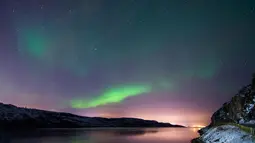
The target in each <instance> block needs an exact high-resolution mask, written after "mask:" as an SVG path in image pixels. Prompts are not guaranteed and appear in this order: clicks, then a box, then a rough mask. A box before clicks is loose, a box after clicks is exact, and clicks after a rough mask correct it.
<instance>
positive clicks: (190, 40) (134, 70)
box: [0, 0, 255, 126]
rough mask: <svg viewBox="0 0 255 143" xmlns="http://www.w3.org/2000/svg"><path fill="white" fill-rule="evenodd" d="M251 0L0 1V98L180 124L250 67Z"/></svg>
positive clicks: (209, 109)
mask: <svg viewBox="0 0 255 143" xmlns="http://www.w3.org/2000/svg"><path fill="white" fill-rule="evenodd" d="M254 25H255V1H254V0H213V1H204V0H190V1H188V0H1V1H0V31H1V32H0V101H1V102H4V103H10V104H15V105H17V106H23V107H29V108H39V109H46V110H52V111H64V112H71V113H75V114H79V115H84V116H103V117H139V118H143V119H153V120H157V121H163V122H171V123H174V124H183V125H187V126H195V125H206V124H207V123H208V122H209V121H210V116H211V114H212V113H213V112H214V111H215V110H216V109H217V108H219V107H220V106H221V105H222V104H223V103H224V102H226V101H228V100H230V99H231V97H232V96H233V95H234V94H235V93H236V92H237V91H238V89H239V88H241V87H242V86H244V85H246V84H249V83H250V80H251V75H252V73H253V72H254V71H255V67H254V62H255V56H254V53H255V35H254V33H255V26H254Z"/></svg>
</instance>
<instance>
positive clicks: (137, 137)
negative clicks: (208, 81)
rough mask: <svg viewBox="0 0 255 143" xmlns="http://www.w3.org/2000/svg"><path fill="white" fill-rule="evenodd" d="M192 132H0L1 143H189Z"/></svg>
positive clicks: (96, 130) (185, 130)
mask: <svg viewBox="0 0 255 143" xmlns="http://www.w3.org/2000/svg"><path fill="white" fill-rule="evenodd" d="M197 136H198V134H197V129H195V128H146V129H141V128H129V129H124V128H117V129H116V128H114V129H102V128H101V129H45V130H36V131H33V132H24V131H23V132H12V133H7V132H1V133H0V137H1V140H0V142H1V143H190V140H191V139H192V138H195V137H197Z"/></svg>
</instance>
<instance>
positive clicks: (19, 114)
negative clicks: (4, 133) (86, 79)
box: [0, 103, 183, 129]
mask: <svg viewBox="0 0 255 143" xmlns="http://www.w3.org/2000/svg"><path fill="white" fill-rule="evenodd" d="M80 127H183V126H180V125H172V124H169V123H159V122H157V121H151V120H143V119H137V118H100V117H83V116H78V115H74V114H70V113H62V112H61V113H60V112H51V111H44V110H37V109H28V108H20V107H16V106H14V105H7V104H3V103H0V129H3V128H4V129H12V128H15V129H17V128H19V129H29V128H80Z"/></svg>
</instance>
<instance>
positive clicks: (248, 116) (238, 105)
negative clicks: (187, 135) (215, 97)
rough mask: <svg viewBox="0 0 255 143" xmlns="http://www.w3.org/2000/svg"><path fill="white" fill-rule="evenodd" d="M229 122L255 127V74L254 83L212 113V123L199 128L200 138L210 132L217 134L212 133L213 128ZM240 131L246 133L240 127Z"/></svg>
mask: <svg viewBox="0 0 255 143" xmlns="http://www.w3.org/2000/svg"><path fill="white" fill-rule="evenodd" d="M227 123H233V124H234V125H237V126H238V127H239V128H240V127H249V128H251V129H252V128H254V127H255V74H254V75H253V79H252V84H250V85H247V86H245V87H243V88H242V89H241V90H239V92H238V93H237V94H236V95H235V96H233V97H232V99H231V100H230V101H229V102H226V103H224V104H223V105H222V107H221V108H220V109H218V110H217V111H216V112H215V113H214V114H213V115H212V117H211V123H210V125H208V126H207V127H205V128H202V129H201V130H199V133H200V135H201V137H200V139H201V140H202V138H203V137H204V136H207V135H208V134H210V135H212V136H213V135H215V134H212V131H213V129H217V128H218V127H219V125H224V124H227ZM227 127H229V126H227ZM220 128H221V127H220ZM232 128H234V127H233V126H232V127H230V128H229V130H230V131H232ZM236 128H237V127H235V129H236ZM225 129H226V131H227V130H228V129H227V128H226V127H225ZM229 130H228V131H229ZM214 131H215V130H214ZM239 132H241V133H242V134H245V133H244V132H243V131H242V129H240V130H239ZM235 133H236V132H235ZM246 134H247V132H246ZM239 135H240V134H239ZM236 137H237V136H236ZM237 139H238V138H236V140H237Z"/></svg>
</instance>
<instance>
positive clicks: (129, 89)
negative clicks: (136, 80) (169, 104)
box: [70, 85, 151, 109]
mask: <svg viewBox="0 0 255 143" xmlns="http://www.w3.org/2000/svg"><path fill="white" fill-rule="evenodd" d="M150 91H151V86H148V85H146V86H143V85H127V86H120V87H115V88H110V89H107V90H106V91H105V92H103V93H102V95H100V96H98V97H96V98H94V99H92V100H84V99H74V100H71V102H70V104H71V107H72V108H80V109H82V108H93V107H98V106H102V105H107V104H111V103H119V102H121V101H123V100H125V99H126V98H128V97H132V96H138V95H141V94H143V93H148V92H150Z"/></svg>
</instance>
